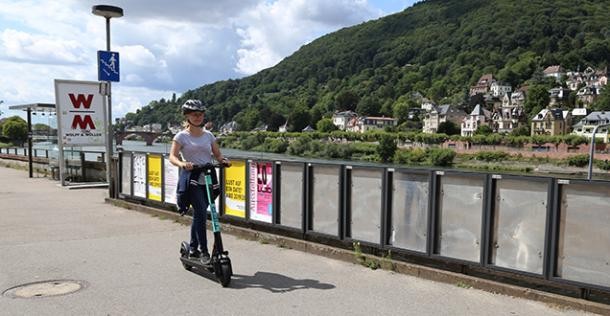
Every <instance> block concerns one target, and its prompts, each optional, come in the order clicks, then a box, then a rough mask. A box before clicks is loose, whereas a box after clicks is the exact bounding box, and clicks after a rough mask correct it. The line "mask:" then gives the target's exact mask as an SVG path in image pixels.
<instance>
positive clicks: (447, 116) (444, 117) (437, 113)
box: [423, 104, 466, 134]
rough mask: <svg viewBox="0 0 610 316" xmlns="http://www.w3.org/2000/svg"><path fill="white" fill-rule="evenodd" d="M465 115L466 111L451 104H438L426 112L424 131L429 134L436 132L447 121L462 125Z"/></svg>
mask: <svg viewBox="0 0 610 316" xmlns="http://www.w3.org/2000/svg"><path fill="white" fill-rule="evenodd" d="M464 117H466V112H464V111H462V110H459V109H457V108H455V107H453V106H451V105H449V104H445V105H440V106H436V107H434V108H433V109H432V111H430V112H428V113H426V115H425V117H424V122H423V123H424V124H423V132H424V133H429V134H432V133H436V132H437V131H438V126H439V125H440V124H441V123H443V122H447V121H449V122H453V123H454V124H455V125H456V126H460V125H461V124H462V120H463V119H464Z"/></svg>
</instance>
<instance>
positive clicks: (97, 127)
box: [55, 79, 106, 146]
mask: <svg viewBox="0 0 610 316" xmlns="http://www.w3.org/2000/svg"><path fill="white" fill-rule="evenodd" d="M55 104H56V105H57V127H58V133H59V134H58V136H59V137H60V138H61V141H62V143H63V145H64V146H104V145H105V144H106V114H105V98H104V96H103V95H101V94H100V83H99V82H96V81H73V80H58V79H55Z"/></svg>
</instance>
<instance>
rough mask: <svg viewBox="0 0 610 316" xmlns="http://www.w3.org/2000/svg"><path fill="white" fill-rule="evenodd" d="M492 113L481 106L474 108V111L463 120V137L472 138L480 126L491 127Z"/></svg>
mask: <svg viewBox="0 0 610 316" xmlns="http://www.w3.org/2000/svg"><path fill="white" fill-rule="evenodd" d="M490 124H491V112H490V111H488V110H485V109H484V108H483V107H482V106H481V105H480V104H477V106H475V107H474V110H472V112H470V114H469V115H468V116H466V117H464V119H463V120H462V124H461V129H462V133H461V134H462V136H472V135H474V132H475V131H476V130H477V128H479V127H480V126H490Z"/></svg>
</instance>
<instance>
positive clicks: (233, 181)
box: [224, 161, 246, 218]
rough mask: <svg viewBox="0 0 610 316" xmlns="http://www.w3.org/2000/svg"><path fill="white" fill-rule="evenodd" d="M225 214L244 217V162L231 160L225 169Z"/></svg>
mask: <svg viewBox="0 0 610 316" xmlns="http://www.w3.org/2000/svg"><path fill="white" fill-rule="evenodd" d="M224 181H225V214H227V215H231V216H236V217H241V218H246V163H245V162H244V161H232V162H231V167H230V168H226V169H225V179H224Z"/></svg>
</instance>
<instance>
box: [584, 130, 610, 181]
mask: <svg viewBox="0 0 610 316" xmlns="http://www.w3.org/2000/svg"><path fill="white" fill-rule="evenodd" d="M604 126H610V123H606V124H600V125H597V126H595V128H593V134H592V135H591V146H590V148H589V150H590V151H589V173H588V174H587V180H589V181H591V176H592V173H593V155H594V154H595V134H596V133H597V129H598V128H600V127H604Z"/></svg>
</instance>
